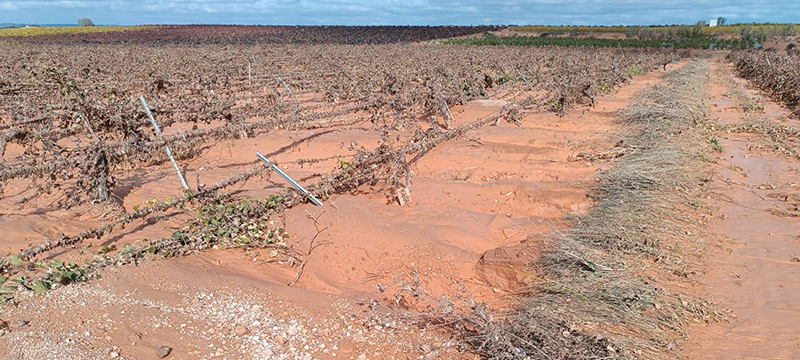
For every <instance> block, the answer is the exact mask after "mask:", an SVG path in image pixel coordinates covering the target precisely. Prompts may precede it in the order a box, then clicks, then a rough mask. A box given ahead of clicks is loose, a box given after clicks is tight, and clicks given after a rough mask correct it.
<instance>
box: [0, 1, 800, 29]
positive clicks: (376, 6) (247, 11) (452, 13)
mask: <svg viewBox="0 0 800 360" xmlns="http://www.w3.org/2000/svg"><path fill="white" fill-rule="evenodd" d="M84 16H85V17H89V18H91V19H92V20H94V22H95V23H97V24H119V25H127V24H222V23H224V24H282V25H283V24H286V25H320V24H332V25H380V24H386V25H445V24H452V25H479V24H553V25H569V24H588V25H613V24H622V25H632V24H689V23H694V22H696V21H697V20H700V19H710V18H713V17H717V16H724V17H726V18H728V20H729V22H767V21H769V22H800V1H797V0H735V1H724V0H723V1H709V0H660V1H651V0H608V1H600V0H578V1H571V2H561V1H555V0H499V1H491V0H462V1H454V0H438V1H437V0H362V1H356V0H0V23H5V22H11V23H39V24H42V23H45V24H69V23H74V22H75V21H76V19H78V18H79V17H84Z"/></svg>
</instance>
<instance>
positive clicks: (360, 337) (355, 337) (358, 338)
mask: <svg viewBox="0 0 800 360" xmlns="http://www.w3.org/2000/svg"><path fill="white" fill-rule="evenodd" d="M353 341H355V342H357V343H363V342H365V341H367V339H366V338H365V337H364V335H361V334H358V333H356V334H354V335H353Z"/></svg>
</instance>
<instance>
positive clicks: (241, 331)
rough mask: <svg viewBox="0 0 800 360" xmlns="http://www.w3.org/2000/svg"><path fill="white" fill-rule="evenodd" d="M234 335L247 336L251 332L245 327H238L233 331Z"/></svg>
mask: <svg viewBox="0 0 800 360" xmlns="http://www.w3.org/2000/svg"><path fill="white" fill-rule="evenodd" d="M233 333H234V334H236V336H245V335H247V334H249V333H250V330H248V329H247V327H245V326H244V325H236V327H235V328H234V329H233Z"/></svg>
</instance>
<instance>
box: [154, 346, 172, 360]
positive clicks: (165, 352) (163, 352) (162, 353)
mask: <svg viewBox="0 0 800 360" xmlns="http://www.w3.org/2000/svg"><path fill="white" fill-rule="evenodd" d="M171 353H172V348H171V347H169V346H166V345H165V346H162V347H160V348H158V351H157V352H156V354H158V357H160V358H165V357H167V356H169V354H171Z"/></svg>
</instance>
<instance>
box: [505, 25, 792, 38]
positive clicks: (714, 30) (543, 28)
mask: <svg viewBox="0 0 800 360" xmlns="http://www.w3.org/2000/svg"><path fill="white" fill-rule="evenodd" d="M692 26H693V25H673V26H551V25H530V26H514V27H511V30H516V31H530V32H576V33H631V32H633V33H634V34H635V33H637V32H639V31H641V30H646V31H647V32H653V33H672V34H676V33H680V32H681V31H686V30H688V29H691V28H692ZM701 31H702V33H703V34H745V33H764V34H766V35H770V36H774V35H798V34H800V24H733V25H722V26H714V27H709V26H704V27H703V28H702V30H701Z"/></svg>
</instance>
